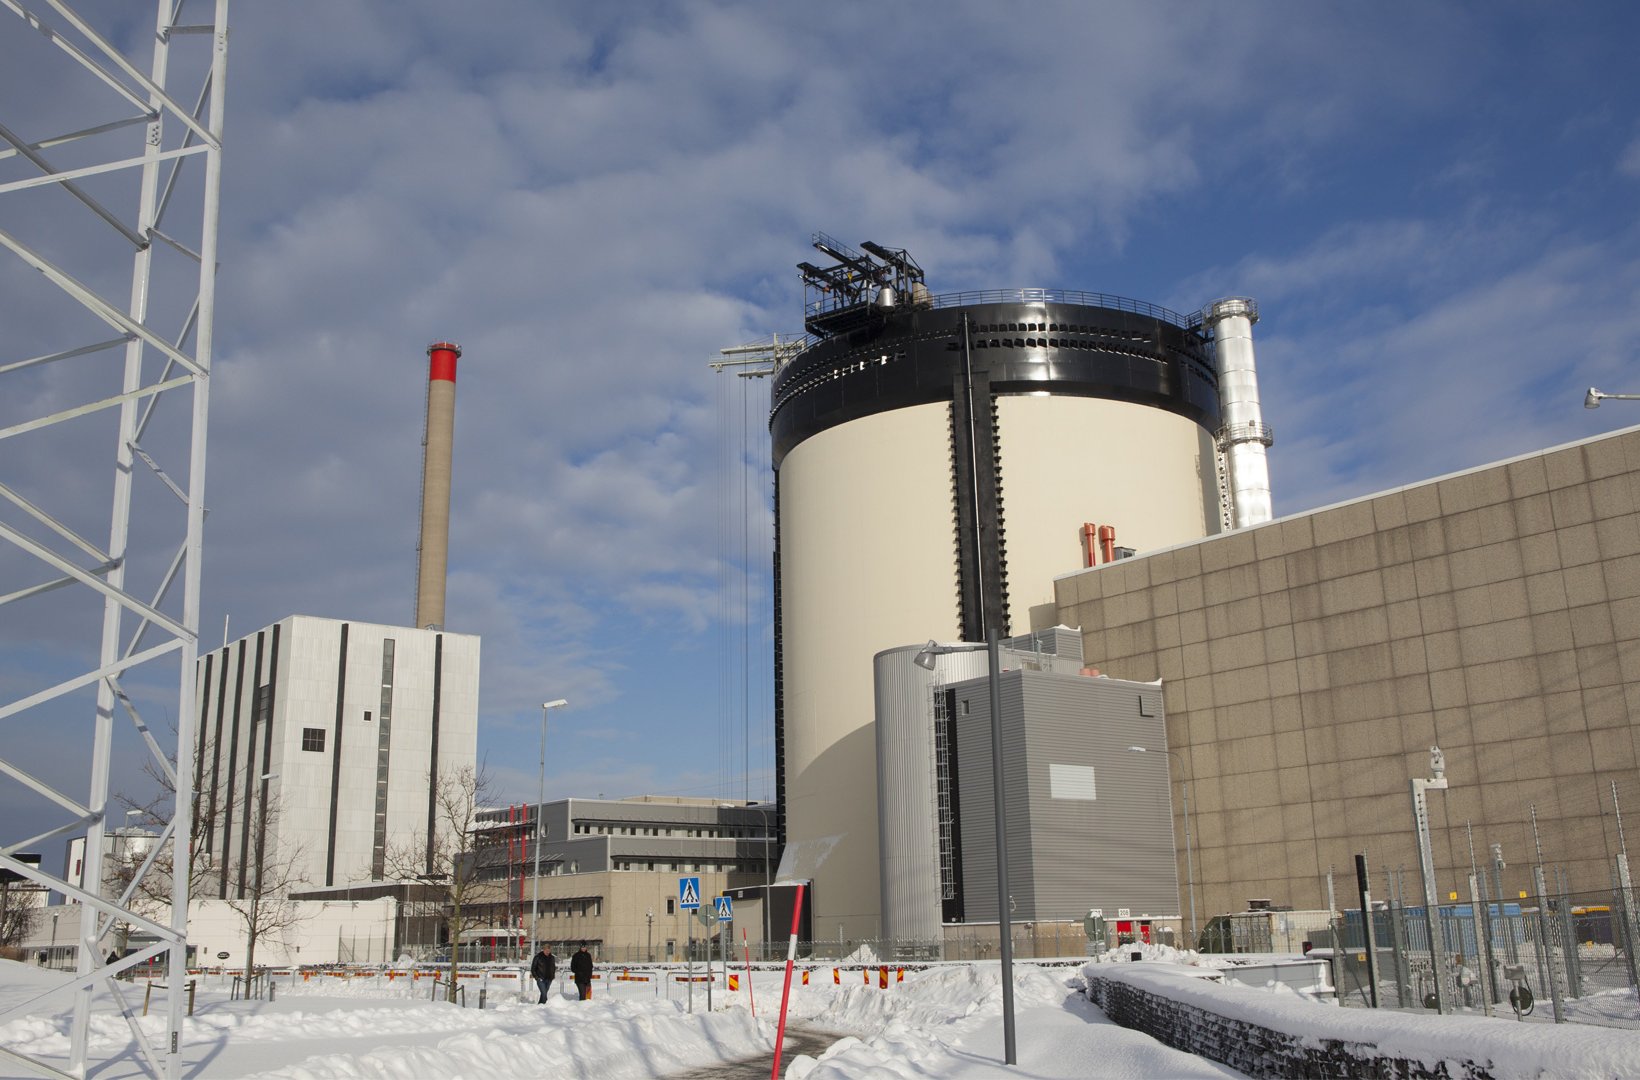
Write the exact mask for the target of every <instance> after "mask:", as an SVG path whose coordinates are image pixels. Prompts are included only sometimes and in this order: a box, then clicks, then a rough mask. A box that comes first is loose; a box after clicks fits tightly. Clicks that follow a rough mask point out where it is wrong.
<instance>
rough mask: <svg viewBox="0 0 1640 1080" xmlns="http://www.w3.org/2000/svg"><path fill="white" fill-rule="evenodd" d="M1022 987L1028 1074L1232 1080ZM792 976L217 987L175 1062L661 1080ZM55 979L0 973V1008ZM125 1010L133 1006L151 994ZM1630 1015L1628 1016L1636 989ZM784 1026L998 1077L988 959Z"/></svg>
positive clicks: (1511, 1054)
mask: <svg viewBox="0 0 1640 1080" xmlns="http://www.w3.org/2000/svg"><path fill="white" fill-rule="evenodd" d="M1174 959H1188V958H1174ZM1116 967H1125V968H1127V969H1131V970H1132V972H1133V977H1135V978H1147V979H1168V978H1171V980H1172V981H1175V982H1180V983H1185V982H1186V980H1182V979H1180V978H1179V974H1180V971H1181V969H1180V968H1178V967H1176V966H1174V965H1172V964H1169V963H1166V962H1160V961H1151V962H1146V963H1142V964H1131V965H1111V966H1110V967H1107V968H1104V969H1103V970H1107V971H1108V970H1112V969H1114V968H1116ZM1169 972H1171V975H1169V974H1168V973H1169ZM1015 974H1016V983H1015V1011H1016V1026H1017V1034H1018V1039H1017V1043H1018V1050H1019V1072H1018V1075H1026V1076H1032V1077H1039V1078H1043V1080H1060V1078H1063V1080H1071V1078H1081V1077H1090V1076H1098V1077H1152V1076H1179V1077H1193V1076H1237V1075H1240V1074H1239V1073H1236V1072H1234V1071H1233V1070H1229V1069H1227V1068H1225V1067H1224V1066H1221V1065H1218V1064H1216V1063H1214V1062H1211V1061H1206V1060H1203V1059H1201V1058H1197V1057H1193V1056H1191V1055H1188V1054H1184V1053H1181V1052H1179V1051H1176V1050H1172V1049H1170V1048H1168V1047H1166V1046H1163V1045H1162V1044H1160V1043H1158V1042H1156V1041H1155V1040H1153V1039H1151V1038H1149V1037H1148V1036H1145V1035H1142V1034H1139V1033H1137V1032H1133V1031H1129V1030H1126V1029H1124V1028H1121V1027H1118V1026H1116V1025H1114V1024H1112V1023H1110V1022H1109V1021H1107V1020H1106V1019H1105V1018H1104V1016H1103V1014H1102V1013H1101V1012H1100V1011H1099V1010H1098V1009H1097V1008H1096V1007H1094V1006H1093V1005H1092V1004H1090V1003H1089V1002H1088V1001H1087V1000H1086V999H1085V998H1084V997H1082V995H1081V994H1080V993H1079V991H1078V988H1079V986H1080V985H1081V979H1082V976H1081V966H1080V965H1079V964H1071V965H1068V966H1059V967H1038V966H1035V965H1028V964H1020V965H1018V966H1017V967H1016V972H1015ZM781 977H782V976H781V972H779V971H777V970H773V969H771V970H766V971H759V972H757V973H756V976H755V978H754V980H753V985H752V990H753V991H754V992H755V997H756V1005H757V1016H756V1018H754V1017H753V1016H752V1014H751V1009H750V1004H751V1003H750V1001H749V1000H748V995H747V993H746V990H745V989H744V982H743V983H742V987H743V988H742V990H740V991H739V992H734V993H730V992H727V991H726V990H725V989H724V987H723V986H722V984H721V983H720V984H719V985H718V986H717V987H716V988H715V990H714V993H713V999H714V1000H713V1004H714V1005H715V1006H716V1008H715V1009H714V1010H713V1011H711V1012H710V1013H708V1012H707V1009H706V1000H705V992H704V988H701V987H697V988H696V990H695V995H694V1006H695V1011H694V1013H693V1014H690V1013H689V1012H688V1011H686V1007H685V1003H684V1002H685V987H683V986H679V985H676V984H671V983H668V984H658V983H639V982H633V983H621V982H614V983H600V985H599V987H598V989H597V990H596V991H595V1000H593V1001H591V1002H578V1001H575V1000H572V998H571V997H569V996H567V995H564V994H563V993H562V989H563V988H562V987H561V986H555V987H554V990H555V991H557V993H556V995H555V997H554V999H553V1000H552V1001H551V1002H549V1003H548V1004H547V1005H545V1006H539V1005H535V1004H530V1003H527V1002H522V1001H519V1000H518V995H517V993H515V992H492V996H491V997H490V1000H489V1002H488V1004H489V1007H488V1008H486V1009H485V1010H483V1011H480V1010H478V1009H477V1008H468V1009H463V1008H460V1007H459V1006H454V1005H449V1004H446V1003H443V1002H431V1001H428V1000H426V997H427V994H428V987H427V984H426V983H422V984H421V985H420V987H419V988H410V987H406V986H405V985H404V984H403V982H402V980H401V981H399V982H397V983H396V984H395V985H391V986H389V985H382V986H379V987H378V986H375V985H367V984H373V983H374V980H322V979H315V980H313V981H311V982H308V983H305V984H304V983H302V982H300V981H299V980H298V981H296V982H295V984H294V985H281V986H280V988H279V993H278V996H277V998H276V1000H274V1001H272V1002H266V1001H256V1002H245V1001H230V1000H228V993H227V987H226V986H225V985H222V984H221V983H220V982H218V981H213V980H212V979H210V978H209V977H206V978H204V979H203V980H202V981H201V986H200V990H199V997H198V1005H197V1009H196V1015H195V1016H194V1017H193V1018H192V1019H191V1020H189V1021H188V1023H187V1025H186V1027H185V1029H184V1040H183V1052H184V1057H185V1060H186V1061H187V1063H188V1069H187V1072H188V1074H189V1075H192V1076H202V1077H219V1076H221V1077H225V1076H233V1077H241V1076H258V1077H285V1078H302V1080H308V1078H312V1080H318V1078H331V1077H347V1078H350V1077H374V1078H383V1080H400V1078H421V1077H438V1078H441V1080H444V1078H454V1077H482V1078H484V1080H493V1078H494V1077H496V1076H519V1077H522V1076H554V1077H649V1076H666V1075H672V1074H678V1073H682V1072H686V1071H688V1070H690V1069H698V1068H703V1067H710V1066H712V1065H715V1064H717V1063H721V1062H725V1061H733V1060H741V1059H748V1058H755V1057H758V1056H762V1057H763V1058H764V1059H765V1060H766V1059H767V1056H768V1055H769V1053H770V1051H771V1048H772V1045H773V1041H774V1030H775V1029H774V1023H773V1020H774V1017H775V1014H776V1013H777V1011H778V1007H779V1001H780V989H781ZM62 978H63V976H61V975H59V974H55V973H50V972H43V971H40V970H39V969H36V968H30V967H25V966H23V965H19V964H10V963H3V962H0V1009H3V1008H5V1007H8V1006H9V1005H11V1004H14V1003H16V1002H18V1001H21V1000H23V999H24V998H27V997H29V996H32V995H33V994H35V993H38V992H39V991H40V990H43V989H45V988H48V987H49V986H51V985H54V984H56V983H57V982H59V981H60V980H61V979H62ZM1189 982H1194V983H1198V984H1199V980H1190V981H1189ZM515 985H516V984H515ZM1178 992H1179V993H1184V994H1188V993H1191V992H1199V993H1201V994H1203V995H1206V996H1208V997H1212V996H1214V995H1217V996H1218V998H1220V999H1222V997H1223V995H1225V994H1226V993H1229V994H1233V995H1235V999H1236V1000H1237V1001H1238V1002H1240V1003H1241V1004H1240V1005H1239V1006H1238V1007H1239V1008H1240V1009H1242V1010H1244V1011H1245V1013H1246V1018H1247V1019H1252V1020H1255V1021H1256V1022H1260V1023H1267V1024H1269V1025H1270V1026H1291V1025H1298V1026H1299V1027H1300V1028H1301V1029H1302V1030H1305V1031H1312V1030H1314V1031H1319V1030H1321V1029H1322V1028H1323V1027H1325V1026H1326V1025H1328V1024H1342V1025H1344V1026H1345V1027H1346V1028H1347V1029H1348V1030H1349V1031H1350V1032H1352V1033H1353V1037H1357V1038H1361V1037H1369V1038H1373V1039H1384V1040H1388V1041H1389V1042H1391V1043H1395V1042H1398V1041H1399V1042H1404V1043H1406V1044H1407V1046H1408V1049H1409V1050H1411V1051H1412V1052H1413V1053H1414V1054H1416V1053H1418V1052H1420V1048H1427V1046H1428V1045H1429V1041H1430V1040H1431V1039H1440V1038H1442V1037H1443V1036H1441V1035H1440V1034H1438V1033H1439V1032H1441V1031H1443V1030H1444V1031H1446V1032H1449V1033H1455V1034H1458V1037H1460V1038H1462V1039H1466V1040H1480V1041H1482V1042H1485V1041H1486V1040H1501V1041H1500V1042H1499V1043H1498V1045H1499V1046H1502V1047H1505V1048H1507V1057H1504V1058H1500V1059H1499V1061H1500V1062H1501V1066H1502V1067H1501V1070H1500V1072H1499V1073H1498V1075H1514V1076H1540V1075H1542V1076H1554V1075H1564V1072H1557V1070H1556V1066H1557V1065H1560V1066H1563V1065H1564V1064H1565V1062H1566V1061H1567V1060H1568V1059H1567V1058H1565V1057H1564V1056H1563V1055H1564V1052H1565V1051H1564V1047H1565V1046H1567V1045H1570V1044H1571V1043H1572V1042H1574V1041H1575V1042H1578V1043H1579V1044H1580V1045H1583V1046H1585V1047H1587V1046H1588V1045H1590V1040H1591V1039H1593V1040H1595V1041H1596V1043H1598V1047H1597V1049H1598V1053H1599V1055H1600V1056H1599V1057H1597V1058H1589V1057H1587V1053H1588V1051H1587V1050H1584V1051H1583V1053H1584V1054H1585V1057H1584V1058H1583V1059H1581V1060H1593V1061H1597V1062H1599V1063H1600V1065H1601V1068H1600V1069H1599V1073H1600V1074H1601V1075H1611V1076H1618V1075H1640V1032H1632V1031H1609V1030H1601V1029H1591V1028H1586V1027H1578V1028H1568V1027H1562V1028H1556V1027H1554V1026H1553V1025H1544V1024H1537V1023H1533V1024H1516V1023H1515V1021H1514V1020H1513V1019H1512V1018H1511V1019H1509V1020H1507V1021H1503V1020H1493V1021H1486V1020H1484V1019H1480V1018H1468V1017H1464V1018H1437V1017H1429V1016H1408V1015H1400V1014H1393V1013H1380V1014H1376V1015H1374V1014H1369V1013H1367V1012H1366V1011H1365V1010H1356V1009H1349V1010H1341V1009H1337V1008H1335V1007H1331V1006H1327V1005H1319V1004H1315V1003H1314V1002H1311V1001H1307V1000H1304V999H1302V998H1300V997H1298V996H1296V995H1294V994H1292V993H1290V992H1288V993H1270V992H1266V991H1263V990H1258V989H1250V988H1244V987H1242V988H1226V987H1219V986H1216V985H1206V984H1200V985H1199V991H1192V989H1191V987H1190V986H1189V985H1185V986H1184V987H1183V988H1182V989H1180V990H1179V991H1178ZM105 993H106V992H105ZM469 993H475V991H473V990H469ZM531 996H532V997H533V995H531ZM131 997H132V998H133V1000H135V1002H136V1006H137V1008H138V1010H139V1011H140V1008H141V984H138V986H137V988H136V990H135V992H134V993H133V994H132V995H131ZM469 1003H470V1004H476V1001H473V1000H470V1002H469ZM104 1004H105V1005H106V1004H107V1002H106V1001H105V1002H104ZM1623 1007H1624V1006H1622V1005H1618V1004H1612V1005H1611V1006H1610V1008H1612V1009H1613V1010H1615V1011H1621V1010H1622V1008H1623ZM1626 1007H1627V1008H1628V1009H1629V1011H1630V1012H1633V1007H1634V998H1633V995H1632V994H1629V995H1627V1002H1626ZM154 1011H155V1014H156V1015H152V1016H149V1017H147V1018H145V1019H143V1020H142V1021H141V1022H142V1023H143V1024H144V1026H145V1028H146V1030H148V1031H149V1032H151V1033H152V1034H153V1035H154V1036H155V1041H156V1042H157V1041H159V1040H158V1036H159V1035H160V1032H161V1031H162V1028H163V1023H164V1021H163V1018H162V1016H160V1015H158V1014H159V1013H160V1012H162V1009H161V1007H160V1005H159V995H158V993H157V992H156V994H155V1009H154ZM791 1016H792V1022H793V1023H797V1024H802V1025H803V1026H805V1027H806V1028H809V1029H818V1030H825V1031H829V1032H834V1033H836V1034H837V1035H838V1040H837V1041H836V1042H835V1043H834V1044H833V1045H832V1047H831V1048H830V1049H829V1050H828V1051H826V1052H825V1053H824V1054H823V1055H821V1056H820V1057H819V1058H810V1057H797V1058H790V1057H788V1059H787V1062H786V1065H787V1068H786V1075H787V1076H788V1077H792V1078H807V1080H833V1078H860V1077H870V1078H873V1080H876V1078H901V1077H904V1078H913V1077H955V1078H959V1080H960V1078H970V1077H988V1076H996V1075H999V1074H1002V1073H1003V1072H1005V1070H1004V1069H1003V1067H1002V1065H1001V1060H1002V1041H1003V1040H1002V1020H1001V986H1000V982H999V980H998V972H997V968H996V966H995V964H989V965H984V964H982V965H966V964H951V965H939V966H935V967H932V968H929V969H928V970H926V971H908V972H906V974H905V980H904V982H898V981H893V979H892V973H891V982H890V985H889V987H888V989H886V990H884V989H880V988H879V987H878V986H877V985H876V980H875V978H874V979H873V980H872V982H871V984H870V985H867V984H866V983H865V980H864V978H863V976H862V974H861V972H859V971H852V972H849V971H845V972H843V973H842V982H841V984H840V985H836V984H833V982H832V979H831V969H830V968H829V967H824V968H817V969H816V970H815V971H814V973H813V976H812V979H811V984H810V985H809V986H807V987H803V986H801V985H797V984H795V983H794V985H793V988H792V1003H791ZM1441 1025H1456V1026H1448V1027H1445V1028H1442V1027H1441ZM1460 1027H1461V1028H1462V1029H1463V1030H1462V1032H1461V1033H1459V1028H1460ZM1443 1045H1445V1044H1443ZM0 1046H5V1047H8V1048H10V1049H13V1050H17V1051H20V1052H22V1053H25V1054H30V1055H33V1056H37V1057H40V1058H43V1059H44V1060H46V1061H47V1062H49V1063H51V1064H54V1065H58V1066H62V1065H64V1064H66V1062H67V1057H68V1011H67V1009H66V1008H64V1009H62V1010H59V1011H58V1012H57V1013H55V1014H52V1015H47V1016H39V1017H30V1018H26V1019H22V1020H17V1021H13V1022H12V1023H10V1024H6V1025H4V1026H0ZM90 1054H91V1057H92V1058H93V1060H94V1061H96V1062H97V1063H98V1064H97V1065H96V1066H94V1068H93V1070H92V1072H91V1076H92V1077H94V1078H95V1080H120V1078H124V1077H131V1076H138V1075H142V1068H141V1065H140V1062H139V1061H138V1059H137V1057H136V1051H135V1048H134V1046H133V1044H132V1040H131V1036H130V1033H129V1031H128V1030H127V1028H126V1025H125V1022H124V1020H123V1019H121V1018H120V1017H119V1016H118V1014H117V1013H115V1012H114V1011H113V1010H112V1009H111V1008H104V1009H103V1010H102V1011H101V1012H100V1014H99V1015H98V1016H97V1017H96V1020H95V1026H94V1028H93V1033H92V1041H91V1047H90ZM16 1072H17V1067H16V1066H15V1064H11V1063H8V1062H7V1061H6V1060H5V1059H4V1058H0V1075H14V1074H16Z"/></svg>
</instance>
